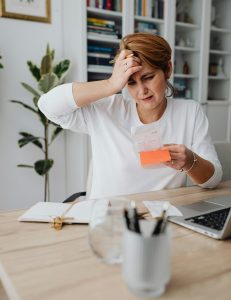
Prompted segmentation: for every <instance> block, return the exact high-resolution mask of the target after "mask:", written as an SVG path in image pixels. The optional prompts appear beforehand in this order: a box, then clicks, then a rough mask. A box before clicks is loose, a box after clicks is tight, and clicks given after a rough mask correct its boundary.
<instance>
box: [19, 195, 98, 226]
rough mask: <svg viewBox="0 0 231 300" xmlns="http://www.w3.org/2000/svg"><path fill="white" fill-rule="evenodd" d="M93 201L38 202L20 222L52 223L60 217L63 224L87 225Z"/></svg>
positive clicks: (21, 217)
mask: <svg viewBox="0 0 231 300" xmlns="http://www.w3.org/2000/svg"><path fill="white" fill-rule="evenodd" d="M92 204H93V201H91V200H85V201H79V200H78V201H76V202H72V203H56V202H38V203H36V204H35V205H33V206H32V207H31V208H29V209H28V210H27V211H26V212H25V213H23V214H22V215H21V216H20V217H19V218H18V221H21V222H53V220H54V218H56V217H62V218H63V222H64V223H69V224H72V223H85V224H87V223H89V220H90V215H91V208H92Z"/></svg>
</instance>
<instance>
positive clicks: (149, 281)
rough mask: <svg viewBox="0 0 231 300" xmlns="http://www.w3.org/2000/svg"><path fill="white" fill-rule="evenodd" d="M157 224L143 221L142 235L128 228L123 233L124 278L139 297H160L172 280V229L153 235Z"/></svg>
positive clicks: (167, 228)
mask: <svg viewBox="0 0 231 300" xmlns="http://www.w3.org/2000/svg"><path fill="white" fill-rule="evenodd" d="M153 224H154V223H152V222H149V221H144V222H142V223H141V232H142V233H141V234H138V233H136V232H134V231H131V230H128V229H126V230H125V232H124V236H123V266H122V272H123V279H124V281H125V282H126V283H127V286H128V288H129V289H130V290H131V291H132V292H133V293H135V294H136V295H138V296H142V297H146V298H148V297H158V296H160V295H162V294H163V293H164V291H165V289H166V285H167V283H168V282H169V280H170V275H171V271H170V265H171V262H170V261H171V253H170V252H171V251H170V238H171V237H170V228H169V227H168V226H167V227H166V230H165V231H164V232H163V233H160V234H158V235H152V232H153V227H154V225H153Z"/></svg>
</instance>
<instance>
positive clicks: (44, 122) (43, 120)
mask: <svg viewBox="0 0 231 300" xmlns="http://www.w3.org/2000/svg"><path fill="white" fill-rule="evenodd" d="M38 115H39V119H40V121H41V122H42V124H43V125H44V126H45V125H46V124H47V118H46V116H45V115H44V114H43V113H42V112H41V111H40V110H39V111H38Z"/></svg>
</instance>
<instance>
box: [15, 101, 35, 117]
mask: <svg viewBox="0 0 231 300" xmlns="http://www.w3.org/2000/svg"><path fill="white" fill-rule="evenodd" d="M10 102H12V103H17V104H20V105H22V106H23V107H25V108H27V109H29V110H31V111H33V112H34V113H36V114H38V111H37V110H36V109H34V108H33V107H31V106H30V105H27V104H25V103H23V102H22V101H18V100H10Z"/></svg>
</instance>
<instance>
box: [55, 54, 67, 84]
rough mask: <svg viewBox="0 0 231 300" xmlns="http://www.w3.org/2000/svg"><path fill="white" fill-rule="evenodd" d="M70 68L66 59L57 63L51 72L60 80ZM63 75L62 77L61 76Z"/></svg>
mask: <svg viewBox="0 0 231 300" xmlns="http://www.w3.org/2000/svg"><path fill="white" fill-rule="evenodd" d="M69 67H70V61H69V60H68V59H65V60H63V61H61V62H59V63H58V64H57V65H56V66H55V67H54V68H53V72H54V73H55V74H56V75H57V76H58V78H59V79H60V78H61V77H65V75H66V73H67V71H68V70H69ZM62 75H63V76H62Z"/></svg>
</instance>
